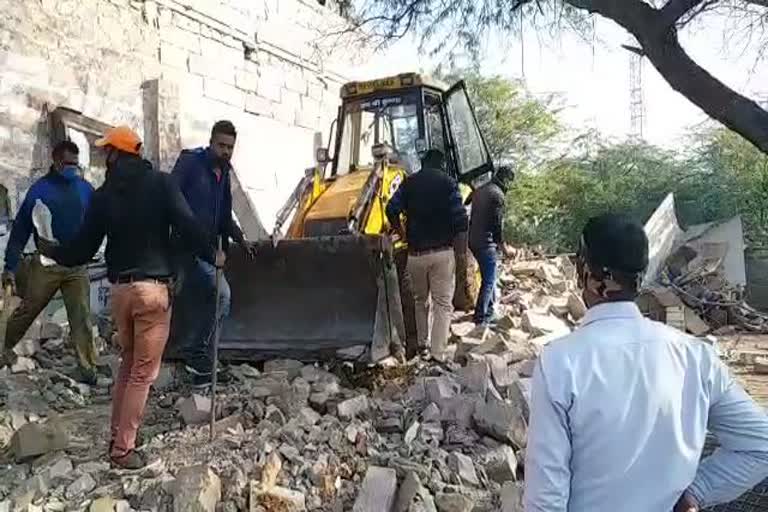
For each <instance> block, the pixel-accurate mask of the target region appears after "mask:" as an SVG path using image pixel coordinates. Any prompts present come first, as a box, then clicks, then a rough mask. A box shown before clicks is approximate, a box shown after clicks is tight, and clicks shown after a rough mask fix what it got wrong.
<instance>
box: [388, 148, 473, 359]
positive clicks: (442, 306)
mask: <svg viewBox="0 0 768 512" xmlns="http://www.w3.org/2000/svg"><path fill="white" fill-rule="evenodd" d="M443 166H444V157H443V153H442V152H440V151H439V150H436V149H430V150H428V151H427V152H426V153H424V156H423V157H422V159H421V171H419V172H417V173H415V174H411V175H410V176H408V177H407V178H406V179H405V181H403V183H402V184H401V185H400V187H399V188H398V189H397V191H396V192H395V194H394V195H393V196H392V198H391V199H390V201H389V203H388V204H387V208H386V214H387V219H388V220H389V224H390V226H392V228H393V229H394V230H395V231H398V232H401V231H402V223H401V221H400V214H405V216H406V219H407V222H406V235H405V239H406V241H407V242H408V265H407V268H408V272H409V273H410V276H411V282H412V285H413V296H414V302H415V309H416V331H417V336H418V344H419V349H420V350H421V351H422V354H423V355H427V354H429V352H430V349H429V347H430V340H431V355H432V358H434V359H436V360H438V361H443V360H444V359H445V349H446V345H447V344H448V334H449V332H450V331H449V330H450V327H451V313H452V312H453V292H454V290H455V289H456V275H455V273H456V262H455V259H454V246H455V245H457V244H458V245H465V244H466V232H467V228H468V220H467V212H466V211H465V210H464V205H463V204H462V200H461V194H459V186H458V184H457V183H456V181H455V180H454V179H453V178H451V177H450V176H449V175H448V173H446V172H445V171H444V170H443ZM459 250H462V251H463V250H465V249H464V248H463V247H460V248H459ZM430 297H431V302H432V308H433V309H434V311H433V314H434V318H433V321H432V331H431V334H430V330H429V316H430Z"/></svg>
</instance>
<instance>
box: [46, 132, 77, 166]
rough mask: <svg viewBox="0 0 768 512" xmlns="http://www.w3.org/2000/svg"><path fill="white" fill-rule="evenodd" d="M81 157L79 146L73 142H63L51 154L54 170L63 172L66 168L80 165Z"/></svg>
mask: <svg viewBox="0 0 768 512" xmlns="http://www.w3.org/2000/svg"><path fill="white" fill-rule="evenodd" d="M79 155H80V149H79V148H78V147H77V144H75V143H74V142H72V141H71V140H64V141H61V142H59V143H58V144H56V145H55V146H54V147H53V151H52V152H51V159H52V160H53V168H54V169H56V171H58V172H61V171H62V170H63V169H64V168H66V167H70V166H73V165H75V166H76V165H78V164H79V163H80V160H79Z"/></svg>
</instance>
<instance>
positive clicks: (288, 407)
mask: <svg viewBox="0 0 768 512" xmlns="http://www.w3.org/2000/svg"><path fill="white" fill-rule="evenodd" d="M574 273H575V271H574V268H573V266H572V265H571V263H570V261H569V260H568V259H567V258H564V257H562V258H555V259H552V260H538V261H522V262H516V263H509V264H507V265H506V266H505V268H504V271H503V272H502V279H501V282H502V287H501V288H502V293H501V297H500V301H499V302H500V306H499V308H498V309H499V310H500V311H501V312H502V317H501V318H500V320H499V321H498V323H497V324H496V325H494V327H493V328H476V327H475V326H474V325H472V324H470V323H467V322H465V321H462V320H463V319H462V318H458V317H457V318H456V322H455V323H454V325H453V326H452V333H453V336H452V340H451V341H452V343H451V344H450V347H451V354H452V357H451V358H450V359H451V361H450V362H448V363H445V364H433V363H426V362H423V361H421V360H418V359H415V360H413V361H410V362H409V363H407V364H406V365H397V364H395V363H394V362H393V361H383V362H382V363H380V364H379V365H376V366H370V367H353V366H352V365H351V364H349V363H343V364H342V363H338V364H331V365H326V366H320V365H308V364H304V363H302V362H299V361H292V360H273V361H267V362H265V363H264V364H263V366H260V367H258V368H257V367H254V366H251V365H248V364H242V365H238V366H231V367H230V368H229V369H230V373H231V374H232V376H233V377H234V379H233V382H232V383H231V384H228V385H226V386H222V389H221V391H220V395H219V397H218V400H217V410H216V411H215V414H216V417H217V422H216V435H215V437H214V439H213V441H210V440H209V432H208V419H209V415H210V413H211V400H210V397H209V396H205V395H201V394H195V393H194V392H193V391H192V390H191V389H190V388H189V386H188V385H187V384H186V383H185V382H184V381H183V379H182V378H181V377H179V376H178V375H177V373H176V371H175V369H174V367H173V366H169V365H164V367H163V370H162V371H161V374H160V377H159V378H158V381H157V382H156V384H155V387H154V388H155V389H154V391H153V393H152V394H151V400H150V404H149V407H148V413H147V418H146V419H145V422H144V426H143V427H142V431H141V432H140V434H141V437H142V438H143V441H141V443H140V444H142V449H143V450H144V452H145V453H146V454H147V455H148V457H149V460H150V461H152V462H151V464H150V465H149V466H148V467H147V468H146V469H144V470H141V471H139V472H133V473H132V472H125V471H118V470H114V469H111V468H110V466H109V464H108V463H107V462H106V457H105V453H106V441H105V440H106V438H107V434H106V432H107V429H108V421H109V420H108V418H109V416H108V412H109V409H108V408H109V402H108V395H107V390H108V385H109V381H108V379H105V381H104V382H103V383H101V384H104V386H103V387H102V386H97V388H98V389H96V390H86V389H84V388H82V387H81V386H80V385H73V384H72V383H71V382H70V380H67V379H68V378H67V379H65V378H64V377H62V376H60V375H63V373H62V372H61V371H59V370H56V369H52V368H49V367H50V362H51V361H52V360H55V359H56V357H55V354H53V353H51V354H49V353H48V350H47V349H45V348H43V349H42V353H43V354H45V357H44V358H41V361H42V362H37V363H36V366H41V367H42V368H40V369H34V370H32V369H30V370H27V371H25V372H24V373H20V374H12V373H10V369H5V370H2V371H4V372H7V375H8V376H9V379H6V380H7V382H6V384H0V401H2V402H3V404H4V405H8V406H9V407H4V408H3V410H2V411H3V412H2V413H0V434H2V435H0V444H5V445H6V448H5V452H4V455H3V459H2V460H1V461H0V462H3V464H4V465H2V466H0V511H6V510H8V511H31V510H35V511H50V512H54V511H56V512H58V511H98V512H101V511H125V512H129V511H131V510H136V511H166V510H168V511H170V510H173V511H179V512H180V511H210V512H213V511H226V512H235V511H239V510H246V511H250V512H284V511H289V512H290V511H304V510H318V511H339V512H343V511H348V510H352V511H355V512H368V511H370V512H379V511H395V512H428V511H439V512H470V511H478V512H479V511H499V510H501V511H503V512H519V511H522V477H523V461H524V451H525V444H526V435H527V424H528V396H529V392H530V377H531V374H532V371H533V368H534V361H535V358H536V356H537V354H538V353H539V351H540V349H541V347H542V346H543V345H544V344H546V343H547V342H548V341H549V340H551V339H552V338H554V337H556V336H560V335H562V334H565V333H567V332H569V331H570V329H571V327H572V326H573V325H574V324H575V322H576V321H577V320H578V318H580V317H581V316H582V315H583V314H584V306H583V304H582V303H581V301H580V299H579V298H578V296H577V295H575V293H574V282H573V278H574ZM43 347H45V345H43ZM54 350H59V351H60V352H59V357H60V358H61V357H64V356H63V354H65V353H66V350H67V349H66V348H65V347H62V346H61V345H58V346H57V347H56V348H55V349H54ZM39 353H40V352H37V350H36V351H34V352H33V353H32V354H30V355H31V356H32V357H33V358H34V357H36V355H37V354H39ZM46 361H47V362H46ZM111 366H113V367H114V366H115V361H114V357H113V361H112V363H111ZM22 377H23V379H22ZM20 379H21V380H22V381H23V382H24V383H25V385H26V386H27V387H16V388H13V386H14V385H15V384H13V383H16V382H17V381H19V382H20ZM31 390H37V392H38V393H43V395H42V400H43V402H46V403H48V402H50V403H49V404H48V411H47V412H42V413H36V414H31V413H30V412H29V410H24V409H23V408H24V407H28V408H33V409H34V410H36V411H39V410H40V408H39V407H38V408H35V407H33V406H38V405H40V404H32V403H28V402H25V401H24V400H22V399H21V398H19V396H17V395H19V393H20V392H21V391H24V396H27V395H28V394H29V391H31ZM62 390H66V391H62ZM86 391H90V393H87V392H86ZM70 392H71V393H73V394H75V395H78V396H80V397H82V401H80V400H74V401H73V404H74V405H73V407H74V408H75V409H74V410H71V409H69V408H68V406H67V407H65V406H64V405H65V404H69V403H70V400H69V398H67V397H68V396H69V393H70ZM32 394H34V392H33V393H32ZM89 397H90V398H89ZM86 412H88V413H89V414H93V415H94V417H96V416H98V415H100V416H98V417H99V418H101V419H100V420H99V421H94V420H92V419H88V420H83V421H81V422H80V423H77V421H76V420H77V417H78V416H79V415H83V416H85V415H86ZM67 415H69V416H67ZM89 417H90V416H89ZM73 418H74V419H73ZM68 422H69V423H68ZM73 422H74V423H73ZM73 425H74V426H73ZM89 429H91V430H92V431H91V430H89ZM83 430H85V431H86V433H85V434H84V433H83ZM3 433H4V434H3ZM84 435H86V436H87V435H90V436H91V437H90V438H87V440H86V441H85V442H82V438H83V436H84ZM73 438H78V439H81V441H80V442H79V444H78V443H75V442H74V441H73Z"/></svg>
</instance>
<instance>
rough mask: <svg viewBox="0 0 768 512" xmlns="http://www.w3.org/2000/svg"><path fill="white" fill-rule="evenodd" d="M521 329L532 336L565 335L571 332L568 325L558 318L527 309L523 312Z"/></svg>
mask: <svg viewBox="0 0 768 512" xmlns="http://www.w3.org/2000/svg"><path fill="white" fill-rule="evenodd" d="M522 326H523V330H524V331H526V332H529V333H531V334H533V335H534V336H545V335H553V336H565V335H566V334H569V333H570V332H571V329H570V327H568V324H566V323H565V322H564V321H563V320H561V319H560V318H557V317H556V316H554V315H551V314H542V313H536V312H534V311H531V310H528V311H526V312H525V313H523V320H522Z"/></svg>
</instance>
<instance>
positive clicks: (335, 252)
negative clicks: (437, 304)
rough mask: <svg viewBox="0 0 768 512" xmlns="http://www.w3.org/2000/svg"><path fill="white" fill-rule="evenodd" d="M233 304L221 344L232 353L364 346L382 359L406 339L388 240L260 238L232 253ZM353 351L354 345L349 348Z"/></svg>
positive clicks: (316, 352)
mask: <svg viewBox="0 0 768 512" xmlns="http://www.w3.org/2000/svg"><path fill="white" fill-rule="evenodd" d="M226 276H227V280H228V281H229V284H230V287H231V289H232V310H231V313H230V315H229V317H228V318H227V320H225V322H224V326H223V330H222V335H221V342H220V350H221V352H222V356H223V358H225V359H229V360H259V359H267V358H271V357H288V358H295V359H303V360H317V359H323V358H329V357H335V356H336V354H337V351H338V350H340V349H347V348H352V347H364V348H365V349H366V352H365V357H366V358H367V359H369V360H378V359H380V358H382V357H385V356H387V355H388V354H389V349H390V346H392V344H393V343H397V344H399V343H400V340H402V339H404V327H403V315H402V307H401V304H400V296H399V293H398V286H397V271H396V267H395V264H394V262H393V259H392V248H391V244H390V242H389V239H388V238H386V237H381V236H364V235H349V236H346V235H345V236H332V237H321V238H304V239H292V240H282V241H280V242H279V243H278V245H277V247H274V246H273V245H272V243H271V242H269V241H266V242H260V243H259V244H258V246H257V252H256V257H255V259H253V260H248V259H247V258H246V257H245V254H244V252H243V251H242V250H239V249H237V248H235V249H233V251H232V252H231V254H230V256H229V259H228V260H227V270H226ZM350 352H354V351H350Z"/></svg>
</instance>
